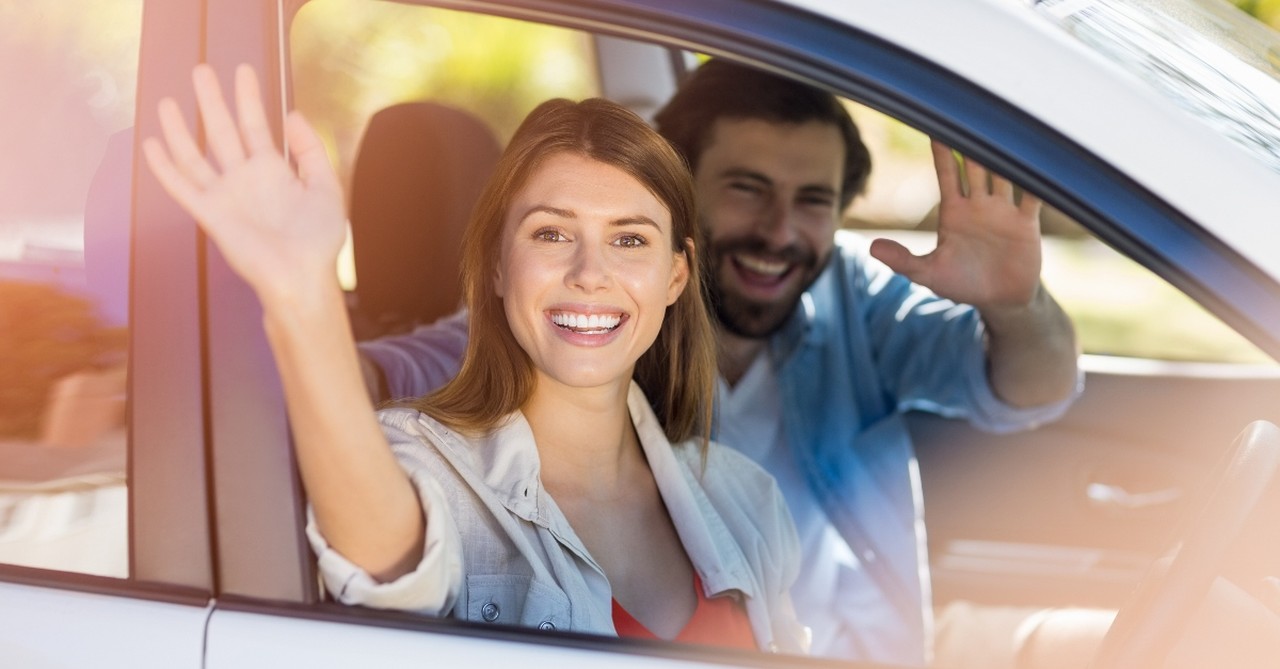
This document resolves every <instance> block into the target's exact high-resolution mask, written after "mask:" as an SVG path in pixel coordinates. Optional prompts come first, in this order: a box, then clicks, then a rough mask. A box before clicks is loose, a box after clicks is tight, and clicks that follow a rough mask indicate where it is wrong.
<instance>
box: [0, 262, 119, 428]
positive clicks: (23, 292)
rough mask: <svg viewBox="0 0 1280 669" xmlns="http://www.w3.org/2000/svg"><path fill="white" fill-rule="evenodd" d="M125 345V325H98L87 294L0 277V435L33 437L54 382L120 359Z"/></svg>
mask: <svg viewBox="0 0 1280 669" xmlns="http://www.w3.org/2000/svg"><path fill="white" fill-rule="evenodd" d="M127 346H128V337H127V331H126V330H125V329H124V328H106V327H103V326H102V322H101V321H100V320H99V319H98V317H97V316H96V315H95V313H94V307H93V304H92V303H91V302H90V301H89V300H87V299H85V298H83V297H79V296H76V295H71V294H68V293H66V292H64V291H61V290H59V289H58V288H56V287H54V286H48V285H44V284H38V283H27V282H21V281H0V379H4V382H3V383H0V437H6V438H8V437H12V438H18V439H34V438H36V436H37V434H38V432H39V428H40V419H41V416H42V415H43V413H44V406H45V403H46V401H47V399H48V397H49V390H50V389H51V388H52V387H53V385H54V384H55V383H56V382H57V381H58V380H59V379H61V378H63V377H65V376H66V375H68V374H71V373H74V372H78V371H81V370H85V369H95V368H102V367H108V366H112V365H118V364H120V362H122V361H123V359H124V356H125V354H126V351H127Z"/></svg>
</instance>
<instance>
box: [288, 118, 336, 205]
mask: <svg viewBox="0 0 1280 669" xmlns="http://www.w3.org/2000/svg"><path fill="white" fill-rule="evenodd" d="M285 136H286V137H287V138H288V140H289V153H290V154H292V155H293V159H294V160H295V161H297V163H298V175H299V176H300V177H301V178H302V183H304V184H306V187H307V189H309V190H325V191H329V192H337V191H339V190H341V185H340V184H339V183H338V175H337V174H335V173H334V171H333V164H332V163H330V162H329V153H328V152H327V151H325V148H324V142H322V141H321V140H320V136H319V135H317V134H316V131H315V130H314V129H312V127H311V124H310V123H307V120H306V119H305V118H303V116H302V114H299V113H298V112H296V111H295V112H290V113H289V117H288V118H287V119H285Z"/></svg>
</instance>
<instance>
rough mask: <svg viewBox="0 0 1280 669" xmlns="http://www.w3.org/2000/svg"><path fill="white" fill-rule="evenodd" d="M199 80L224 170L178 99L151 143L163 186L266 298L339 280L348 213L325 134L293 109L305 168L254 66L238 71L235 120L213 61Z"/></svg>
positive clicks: (149, 154)
mask: <svg viewBox="0 0 1280 669" xmlns="http://www.w3.org/2000/svg"><path fill="white" fill-rule="evenodd" d="M192 79H193V83H194V85H195V92H196V99H197V102H198V104H199V107H200V115H201V118H202V120H203V122H204V128H205V135H206V138H207V140H208V145H209V149H210V151H211V152H212V154H213V156H214V158H216V160H217V167H215V166H214V165H213V164H211V163H210V161H209V160H208V159H207V158H206V157H205V156H204V154H203V152H202V151H201V150H200V149H199V148H198V146H197V144H196V141H195V139H194V138H193V136H192V134H191V132H190V131H189V130H188V128H187V125H186V123H185V122H184V121H183V118H182V114H181V112H180V111H179V109H178V105H177V103H175V102H174V101H173V100H172V99H168V98H166V99H165V100H162V101H161V103H160V107H159V114H160V123H161V128H162V129H163V132H164V141H163V142H161V141H160V140H158V139H155V138H148V139H147V140H146V141H145V143H144V144H143V150H144V152H145V154H146V158H147V162H148V164H149V165H150V166H151V169H152V171H153V172H154V173H155V174H156V177H157V178H158V179H159V180H160V183H161V184H162V185H163V186H164V188H165V190H167V191H168V192H169V194H170V195H172V196H173V198H174V199H175V200H177V201H178V203H179V204H181V205H182V206H183V207H184V208H185V209H186V210H187V211H188V212H190V213H191V215H192V216H194V217H195V218H196V220H197V221H199V223H200V226H201V228H202V229H203V230H204V231H205V233H206V234H208V235H209V237H210V238H212V239H213V241H214V243H216V244H217V246H218V248H219V249H220V250H221V251H222V253H223V255H224V256H225V257H226V258H227V261H228V262H229V263H230V264H231V266H232V268H233V269H235V271H236V272H237V273H238V274H239V275H240V276H241V277H243V278H244V279H245V280H246V281H248V282H249V284H250V285H251V286H252V287H253V288H254V290H255V292H257V294H258V297H259V299H261V300H263V301H264V302H266V301H268V300H274V299H291V298H293V297H296V296H297V295H299V294H300V293H302V292H303V291H307V290H309V289H310V288H311V287H314V286H315V283H314V282H315V281H322V280H325V279H329V280H333V277H334V263H335V260H336V258H337V255H338V251H339V250H340V249H341V247H342V243H343V240H344V239H345V236H346V217H345V214H344V207H343V202H342V190H341V187H340V185H339V183H338V179H337V176H336V175H335V174H334V172H333V168H332V166H331V165H330V164H329V161H328V157H327V155H326V153H325V150H324V146H323V144H322V143H321V142H320V139H319V138H318V137H317V136H316V134H315V132H314V131H313V130H312V129H311V127H310V125H309V124H308V123H307V122H306V121H305V120H304V119H303V118H302V117H301V115H299V114H297V113H296V112H295V113H292V114H290V115H289V118H288V119H287V120H286V123H285V138H286V143H287V145H288V146H289V152H290V154H291V155H292V156H293V158H294V160H295V161H296V162H297V165H298V169H297V171H296V172H295V171H294V169H293V167H292V166H291V165H290V164H289V162H288V160H287V159H286V158H285V157H284V155H283V154H282V153H281V152H280V151H279V150H277V149H276V147H275V143H274V141H273V139H272V137H271V131H270V128H269V127H268V124H267V118H266V113H265V110H264V108H263V104H262V98H261V95H260V94H259V92H258V81H257V77H256V76H255V75H254V73H253V70H252V69H251V68H249V67H247V66H243V65H242V66H240V67H239V68H237V70H236V76H235V89H236V112H237V114H236V118H235V119H233V118H232V115H231V112H230V110H229V109H228V107H227V104H226V102H225V101H224V99H223V96H222V91H221V87H220V85H219V82H218V79H217V76H216V75H215V74H214V72H213V70H212V68H210V67H209V66H207V65H200V66H197V68H196V69H195V71H194V72H193V75H192Z"/></svg>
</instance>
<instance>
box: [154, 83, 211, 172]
mask: <svg viewBox="0 0 1280 669" xmlns="http://www.w3.org/2000/svg"><path fill="white" fill-rule="evenodd" d="M156 111H157V114H158V115H159V117H160V132H161V133H163V134H164V141H165V144H166V145H167V146H168V149H169V150H168V153H166V154H165V158H166V161H168V158H169V155H170V154H171V155H172V156H173V160H172V162H171V163H170V164H173V165H175V170H177V171H180V172H181V173H182V174H183V175H184V176H185V177H186V178H187V179H190V180H191V181H192V182H193V183H194V185H196V186H199V187H201V188H204V187H206V186H208V185H209V184H210V183H212V182H213V180H214V179H217V178H218V173H217V172H216V171H214V169H213V166H212V165H210V164H209V161H208V160H205V157H204V152H203V151H201V150H200V147H199V146H197V145H196V140H195V138H194V137H192V136H191V131H190V130H188V129H187V122H186V120H185V119H183V117H182V110H180V109H179V108H178V103H177V102H174V101H173V99H172V98H164V99H163V100H161V101H160V104H159V105H157V107H156Z"/></svg>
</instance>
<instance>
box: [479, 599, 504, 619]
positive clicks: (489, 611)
mask: <svg viewBox="0 0 1280 669" xmlns="http://www.w3.org/2000/svg"><path fill="white" fill-rule="evenodd" d="M501 613H502V610H501V609H499V608H498V605H497V604H494V603H493V602H489V603H488V604H485V605H484V606H482V607H480V617H481V618H484V620H485V622H488V623H491V622H493V621H495V620H497V619H498V616H499V615H500V614H501Z"/></svg>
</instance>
